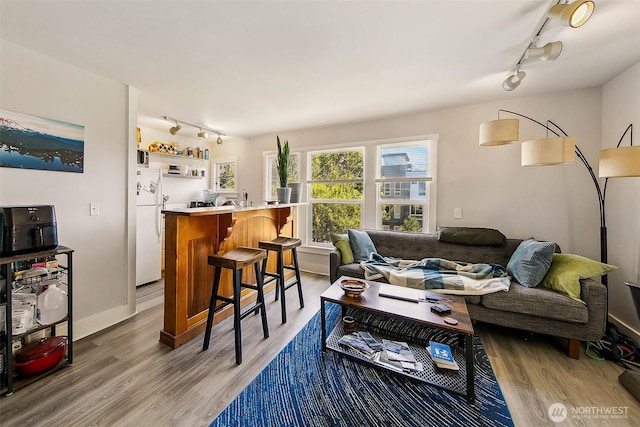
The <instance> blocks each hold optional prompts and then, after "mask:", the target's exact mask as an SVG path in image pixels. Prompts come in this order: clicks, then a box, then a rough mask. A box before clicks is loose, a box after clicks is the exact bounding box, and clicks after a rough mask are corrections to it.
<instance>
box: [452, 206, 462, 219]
mask: <svg viewBox="0 0 640 427" xmlns="http://www.w3.org/2000/svg"><path fill="white" fill-rule="evenodd" d="M453 217H454V218H455V219H461V218H462V208H453Z"/></svg>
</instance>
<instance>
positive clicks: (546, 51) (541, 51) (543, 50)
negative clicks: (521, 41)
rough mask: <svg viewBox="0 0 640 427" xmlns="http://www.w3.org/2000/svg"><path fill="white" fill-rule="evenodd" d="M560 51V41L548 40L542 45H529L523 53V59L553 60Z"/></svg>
mask: <svg viewBox="0 0 640 427" xmlns="http://www.w3.org/2000/svg"><path fill="white" fill-rule="evenodd" d="M561 52H562V42H549V43H547V44H545V45H544V46H542V47H530V48H529V49H527V51H526V52H525V54H524V59H539V60H541V61H555V60H556V59H558V57H559V56H560V53H561Z"/></svg>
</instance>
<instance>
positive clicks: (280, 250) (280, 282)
mask: <svg viewBox="0 0 640 427" xmlns="http://www.w3.org/2000/svg"><path fill="white" fill-rule="evenodd" d="M301 244H302V241H301V240H300V239H298V238H295V237H285V236H278V237H276V238H275V239H273V240H265V241H261V242H258V247H259V248H260V249H264V250H266V251H267V256H268V255H269V251H273V252H276V253H277V257H278V258H277V259H278V261H277V267H276V271H275V272H273V273H271V272H268V271H267V258H265V259H263V260H262V277H263V282H264V284H265V285H266V284H267V283H271V282H272V281H274V280H275V281H276V301H278V298H279V295H280V294H282V298H281V299H280V308H281V312H282V323H287V306H286V298H285V295H284V292H285V291H286V290H287V289H289V288H291V287H292V286H295V285H297V287H298V298H299V300H300V308H304V299H303V297H302V282H301V281H300V268H299V266H298V253H297V251H296V248H297V247H298V246H300V245H301ZM285 251H291V258H292V265H285V263H284V252H285ZM285 270H293V271H294V272H295V275H296V278H295V281H293V282H291V283H289V284H287V285H285V276H284V271H285ZM267 277H268V278H267Z"/></svg>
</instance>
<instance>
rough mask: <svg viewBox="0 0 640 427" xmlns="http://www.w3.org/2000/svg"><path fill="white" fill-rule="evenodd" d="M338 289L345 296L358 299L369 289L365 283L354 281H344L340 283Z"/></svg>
mask: <svg viewBox="0 0 640 427" xmlns="http://www.w3.org/2000/svg"><path fill="white" fill-rule="evenodd" d="M340 287H341V288H342V290H343V291H344V293H345V295H346V296H348V297H352V298H360V296H361V295H362V293H363V292H364V291H365V290H366V289H367V288H368V287H369V285H368V284H367V283H366V282H363V281H362V280H356V279H344V280H341V281H340Z"/></svg>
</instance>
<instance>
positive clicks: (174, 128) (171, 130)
mask: <svg viewBox="0 0 640 427" xmlns="http://www.w3.org/2000/svg"><path fill="white" fill-rule="evenodd" d="M174 121H175V120H174ZM175 122H176V125H175V126H171V127H170V128H169V133H170V134H171V135H175V134H176V133H178V131H179V130H180V129H182V126H180V124H179V123H178V122H177V121H175Z"/></svg>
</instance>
